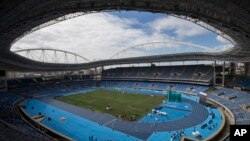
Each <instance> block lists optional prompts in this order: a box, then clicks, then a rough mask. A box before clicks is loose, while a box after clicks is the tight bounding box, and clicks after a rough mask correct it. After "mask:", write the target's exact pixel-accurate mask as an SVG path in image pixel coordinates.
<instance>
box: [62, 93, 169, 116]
mask: <svg viewBox="0 0 250 141" xmlns="http://www.w3.org/2000/svg"><path fill="white" fill-rule="evenodd" d="M59 100H60V101H63V102H66V103H70V104H72V105H76V106H79V107H83V108H88V109H91V110H94V111H97V112H102V113H108V114H111V115H113V116H116V117H119V118H122V119H125V120H138V119H140V118H141V117H143V116H144V115H145V114H147V113H148V112H149V111H151V110H152V109H153V108H154V107H155V106H156V105H159V104H161V103H162V101H163V100H165V97H160V96H153V97H152V96H150V95H142V94H132V93H125V94H123V93H122V92H119V91H109V90H96V91H92V92H87V93H85V94H75V95H70V96H64V97H60V98H59ZM109 105H110V106H111V108H112V109H111V110H107V109H106V107H107V106H109ZM132 116H135V118H134V119H132Z"/></svg>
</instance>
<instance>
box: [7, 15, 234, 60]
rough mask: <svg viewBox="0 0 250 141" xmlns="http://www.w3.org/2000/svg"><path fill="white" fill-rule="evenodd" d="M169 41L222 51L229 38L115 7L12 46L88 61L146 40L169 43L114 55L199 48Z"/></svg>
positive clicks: (163, 17) (170, 18)
mask: <svg viewBox="0 0 250 141" xmlns="http://www.w3.org/2000/svg"><path fill="white" fill-rule="evenodd" d="M171 41H180V42H185V43H193V44H198V45H201V46H206V47H208V48H215V49H216V51H222V50H224V49H225V48H224V46H226V45H228V44H230V42H229V41H227V40H225V39H224V38H222V37H220V36H218V35H217V34H215V33H213V32H210V31H208V30H206V29H205V28H203V27H200V26H198V25H196V24H194V23H191V22H189V21H186V20H183V19H179V18H176V17H173V16H168V15H166V14H153V13H147V12H137V11H130V12H127V11H121V12H118V11H116V12H102V13H92V14H87V15H84V16H80V17H76V18H73V19H70V20H66V21H63V22H60V23H57V24H54V25H51V26H49V27H46V28H43V29H40V30H38V31H35V32H33V33H31V34H29V35H27V36H25V37H23V38H22V39H20V40H19V41H17V42H16V43H15V44H14V45H13V46H12V48H11V50H12V51H15V50H19V49H31V48H52V49H60V50H65V51H70V52H73V53H76V54H79V55H81V56H83V57H85V58H87V59H89V60H91V61H93V60H102V59H109V58H111V57H112V56H113V55H114V54H116V53H118V52H121V51H122V50H124V49H126V48H129V47H132V46H136V45H139V44H143V43H149V42H169V43H167V44H160V43H159V44H156V45H154V46H153V44H149V45H145V46H144V47H140V46H138V47H135V48H133V49H129V50H127V51H123V53H120V54H119V55H117V56H116V57H117V58H119V57H120V58H122V57H135V56H143V55H158V54H169V53H177V52H186V51H190V50H192V51H200V50H201V49H199V48H192V49H191V47H187V45H179V44H173V43H171ZM218 46H220V47H218ZM203 51H204V49H203Z"/></svg>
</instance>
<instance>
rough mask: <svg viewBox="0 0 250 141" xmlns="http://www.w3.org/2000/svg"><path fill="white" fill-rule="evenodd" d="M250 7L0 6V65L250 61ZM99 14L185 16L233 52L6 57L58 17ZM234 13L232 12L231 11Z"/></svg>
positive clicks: (183, 0) (54, 1)
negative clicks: (71, 59) (83, 59)
mask: <svg viewBox="0 0 250 141" xmlns="http://www.w3.org/2000/svg"><path fill="white" fill-rule="evenodd" d="M249 7H250V4H249V2H248V0H241V1H237V0H209V1H207V0H166V1H161V0H151V1H148V0H91V1H89V0H81V1H80V0H74V1H60V0H36V1H34V0H26V1H23V0H16V1H12V2H9V1H7V0H2V1H1V2H0V20H1V23H0V49H1V52H0V65H1V67H2V68H7V69H15V70H17V69H19V70H71V69H85V68H91V67H97V66H105V65H114V64H128V63H145V62H160V61H178V60H225V61H243V62H247V61H249V59H250V48H249V45H250V40H249V34H250V26H249V24H250V23H249V21H250V14H249V13H250V12H249V11H250V9H249ZM105 10H138V11H149V12H159V13H168V14H176V15H185V16H189V17H192V18H193V19H198V20H200V21H203V22H204V23H207V24H209V25H211V26H213V27H215V28H217V29H219V30H221V31H223V32H224V33H225V34H227V35H229V36H230V37H231V38H233V40H234V41H235V43H236V45H235V47H234V48H233V49H232V50H230V51H227V52H223V53H216V54H215V53H213V54H212V53H195V54H191V53H183V54H176V55H160V56H150V57H135V58H125V59H115V60H102V61H95V62H90V63H83V64H70V65H68V64H48V63H41V62H36V61H32V60H29V59H26V58H24V57H21V56H19V55H16V54H14V53H12V52H10V47H11V46H12V44H13V43H15V41H17V40H18V39H19V38H21V37H23V36H25V35H26V34H29V33H30V32H33V31H35V30H38V29H40V28H43V27H46V26H48V25H50V24H51V23H56V22H58V21H56V20H58V18H59V17H61V16H64V15H67V14H70V13H75V12H85V13H89V12H93V11H95V12H102V11H105ZM236 11H237V12H236Z"/></svg>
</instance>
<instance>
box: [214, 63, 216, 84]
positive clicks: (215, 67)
mask: <svg viewBox="0 0 250 141" xmlns="http://www.w3.org/2000/svg"><path fill="white" fill-rule="evenodd" d="M215 84H216V60H214V85H215Z"/></svg>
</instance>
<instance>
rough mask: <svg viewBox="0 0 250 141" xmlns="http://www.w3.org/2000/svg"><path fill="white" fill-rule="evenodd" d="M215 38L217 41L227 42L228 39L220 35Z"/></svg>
mask: <svg viewBox="0 0 250 141" xmlns="http://www.w3.org/2000/svg"><path fill="white" fill-rule="evenodd" d="M216 40H217V41H219V42H221V43H229V41H228V40H227V39H225V38H223V37H222V36H220V35H217V36H216Z"/></svg>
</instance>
